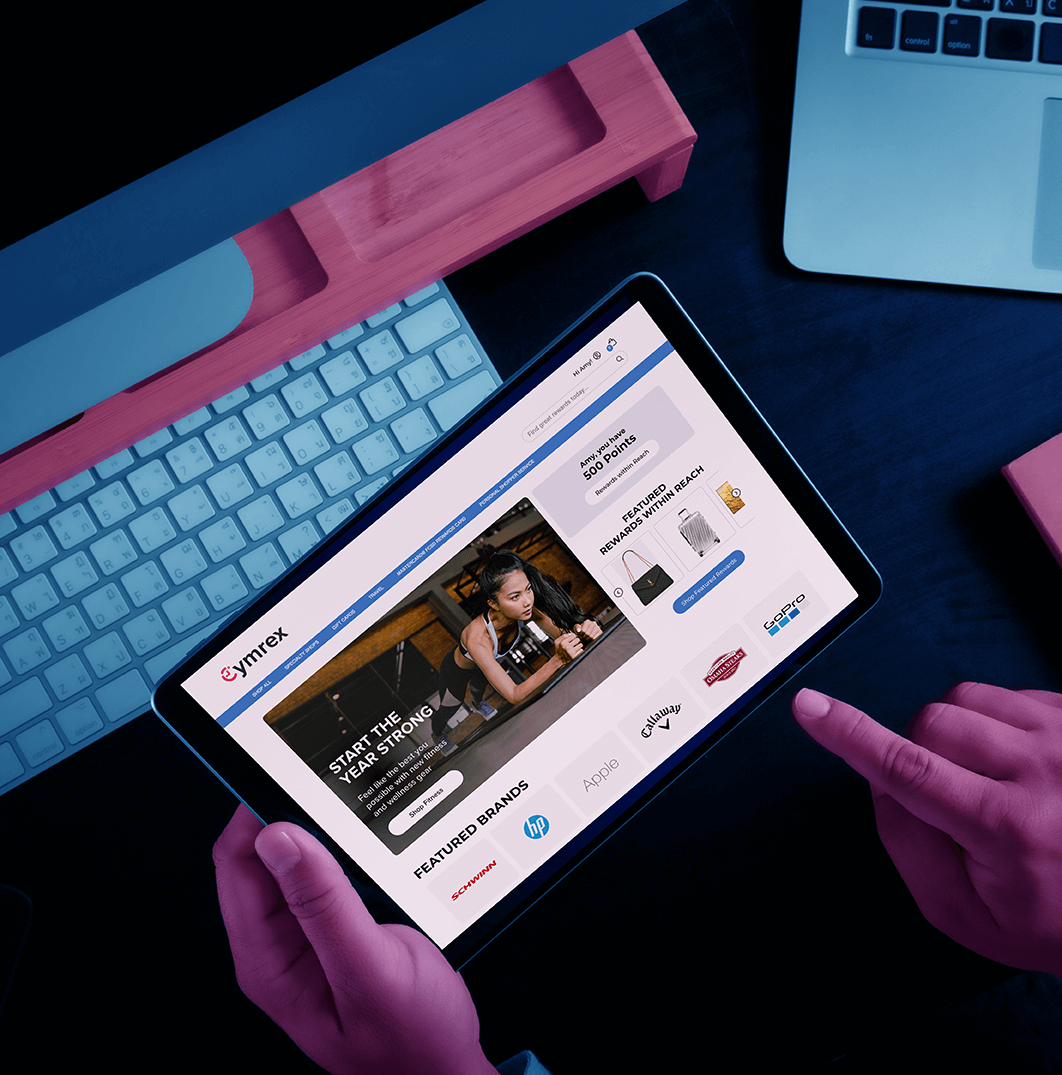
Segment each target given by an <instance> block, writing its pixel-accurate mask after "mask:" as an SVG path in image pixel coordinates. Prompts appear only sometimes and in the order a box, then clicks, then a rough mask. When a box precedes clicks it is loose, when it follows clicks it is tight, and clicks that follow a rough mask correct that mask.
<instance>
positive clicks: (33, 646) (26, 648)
mask: <svg viewBox="0 0 1062 1075" xmlns="http://www.w3.org/2000/svg"><path fill="white" fill-rule="evenodd" d="M3 648H4V653H6V654H7V659H8V661H9V662H10V664H11V667H12V668H13V669H14V670H15V671H16V672H17V673H18V674H19V675H21V674H22V673H23V672H28V671H29V670H30V669H31V668H36V667H37V666H38V665H41V664H44V662H45V661H47V660H49V659H50V658H51V655H52V654H51V651H50V650H49V649H48V647H47V646H46V645H45V644H44V636H43V635H42V634H41V633H40V631H38V630H37V628H36V627H31V628H30V629H29V630H28V631H23V632H22V634H20V635H15V636H14V638H10V639H8V641H6V642H5V643H4V645H3ZM42 712H43V711H42Z"/></svg>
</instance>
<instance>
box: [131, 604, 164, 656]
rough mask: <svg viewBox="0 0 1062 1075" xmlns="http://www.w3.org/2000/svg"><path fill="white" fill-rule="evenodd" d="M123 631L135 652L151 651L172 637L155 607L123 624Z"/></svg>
mask: <svg viewBox="0 0 1062 1075" xmlns="http://www.w3.org/2000/svg"><path fill="white" fill-rule="evenodd" d="M122 631H123V632H124V633H125V637H126V638H127V639H128V640H129V645H130V646H131V647H132V648H133V652H134V653H150V652H151V651H152V650H153V649H158V647H159V646H161V645H162V644H163V643H164V642H169V640H170V638H171V637H172V636H171V635H170V632H169V631H168V630H167V629H166V625H165V624H164V623H163V622H162V618H161V617H160V616H159V614H158V613H157V612H156V611H155V610H154V609H149V610H148V611H147V612H144V613H141V615H139V616H135V617H133V619H131V620H130V621H129V622H128V623H126V624H124V625H123V626H122Z"/></svg>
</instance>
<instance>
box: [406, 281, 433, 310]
mask: <svg viewBox="0 0 1062 1075" xmlns="http://www.w3.org/2000/svg"><path fill="white" fill-rule="evenodd" d="M438 294H439V285H438V284H428V286H427V287H422V288H421V289H420V290H419V291H414V292H413V294H412V295H407V296H406V300H405V302H406V305H407V306H419V305H420V304H421V303H422V302H424V301H425V300H426V299H430V298H431V297H432V295H438Z"/></svg>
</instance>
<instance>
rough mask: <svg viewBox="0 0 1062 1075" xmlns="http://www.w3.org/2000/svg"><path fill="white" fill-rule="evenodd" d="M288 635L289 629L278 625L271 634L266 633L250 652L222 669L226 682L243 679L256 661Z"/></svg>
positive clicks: (222, 676) (222, 675)
mask: <svg viewBox="0 0 1062 1075" xmlns="http://www.w3.org/2000/svg"><path fill="white" fill-rule="evenodd" d="M287 637H288V633H287V631H285V630H284V628H283V627H278V628H277V629H276V630H275V631H274V632H273V633H272V634H271V635H266V636H265V638H263V639H262V641H261V642H259V643H258V645H257V646H255V647H254V649H252V650H251V651H250V652H249V653H245V654H244V655H243V657H242V658H241V659H240V660H239V661H236V662H235V663H233V664H227V665H225V667H224V668H222V670H221V678H222V679H223V680H225V682H226V683H233V682H235V681H236V680H237V679H243V678H244V677H245V676H246V675H247V673H248V672H249V671H250V669H251V665H252V664H254V663H255V661H257V660H259V659H260V658H262V657H264V656H265V655H266V654H267V653H268V652H269V651H270V650H271V649H272V648H273V647H274V646H276V645H278V644H279V642H280V640H281V639H282V638H287Z"/></svg>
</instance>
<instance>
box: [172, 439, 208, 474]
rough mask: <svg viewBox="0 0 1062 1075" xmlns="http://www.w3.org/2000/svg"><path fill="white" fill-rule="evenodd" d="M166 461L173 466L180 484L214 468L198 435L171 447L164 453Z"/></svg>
mask: <svg viewBox="0 0 1062 1075" xmlns="http://www.w3.org/2000/svg"><path fill="white" fill-rule="evenodd" d="M166 462H167V463H169V464H170V466H171V467H172V468H173V473H174V474H175V475H176V477H177V480H178V481H179V482H180V483H181V485H186V484H187V483H188V482H190V481H191V480H192V479H193V478H198V477H199V475H200V474H205V473H206V472H207V471H208V470H213V468H214V464H213V463H212V462H211V460H210V456H209V455H207V452H206V449H205V448H204V447H203V442H202V441H201V440H200V439H199V438H198V437H192V439H191V440H188V441H185V442H184V444H181V445H178V446H177V447H176V448H171V449H170V450H169V451H168V452H167V453H166Z"/></svg>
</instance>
